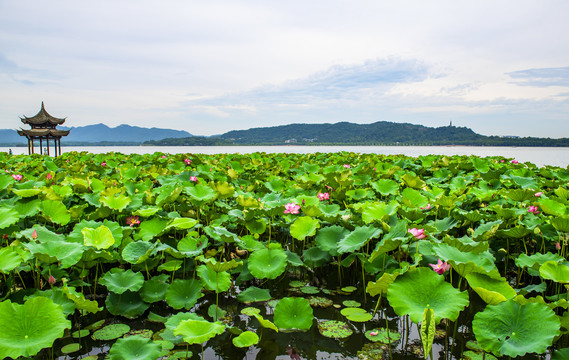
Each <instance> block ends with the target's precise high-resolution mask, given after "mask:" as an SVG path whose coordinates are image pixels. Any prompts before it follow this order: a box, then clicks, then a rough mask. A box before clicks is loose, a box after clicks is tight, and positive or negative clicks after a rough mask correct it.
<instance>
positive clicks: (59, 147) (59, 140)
mask: <svg viewBox="0 0 569 360" xmlns="http://www.w3.org/2000/svg"><path fill="white" fill-rule="evenodd" d="M59 155H61V138H59Z"/></svg>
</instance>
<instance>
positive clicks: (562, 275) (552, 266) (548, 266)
mask: <svg viewBox="0 0 569 360" xmlns="http://www.w3.org/2000/svg"><path fill="white" fill-rule="evenodd" d="M539 274H540V275H541V277H542V278H544V279H548V280H553V281H556V282H560V283H569V266H567V265H563V264H558V263H557V262H556V261H546V262H545V263H543V265H541V267H540V268H539Z"/></svg>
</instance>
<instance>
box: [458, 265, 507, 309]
mask: <svg viewBox="0 0 569 360" xmlns="http://www.w3.org/2000/svg"><path fill="white" fill-rule="evenodd" d="M466 280H468V284H469V285H470V287H471V288H472V289H473V290H474V291H476V293H477V294H478V295H479V296H480V298H481V299H482V300H484V301H485V302H486V303H487V304H490V305H497V304H499V303H501V302H503V301H506V300H508V299H511V298H513V297H514V296H516V291H515V290H514V289H513V288H512V287H511V286H510V284H508V282H507V280H506V279H505V278H503V277H500V274H499V273H498V272H493V273H481V272H472V273H470V274H468V275H466Z"/></svg>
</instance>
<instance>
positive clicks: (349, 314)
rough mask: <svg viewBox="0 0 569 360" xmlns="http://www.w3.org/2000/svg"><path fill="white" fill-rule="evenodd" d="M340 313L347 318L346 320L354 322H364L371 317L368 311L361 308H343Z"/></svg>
mask: <svg viewBox="0 0 569 360" xmlns="http://www.w3.org/2000/svg"><path fill="white" fill-rule="evenodd" d="M340 313H341V314H342V315H344V316H345V317H346V318H348V320H350V321H356V322H366V321H370V320H371V319H372V318H373V315H372V314H370V313H368V312H367V311H365V310H364V309H362V308H354V307H348V308H343V309H342V310H341V311H340Z"/></svg>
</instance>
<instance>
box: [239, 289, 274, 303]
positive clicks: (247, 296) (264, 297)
mask: <svg viewBox="0 0 569 360" xmlns="http://www.w3.org/2000/svg"><path fill="white" fill-rule="evenodd" d="M270 299H271V293H270V291H269V289H259V288H258V287H255V286H250V287H248V288H247V289H245V290H244V291H242V292H240V293H239V294H237V300H239V301H241V302H243V303H252V302H257V301H268V300H270Z"/></svg>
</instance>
